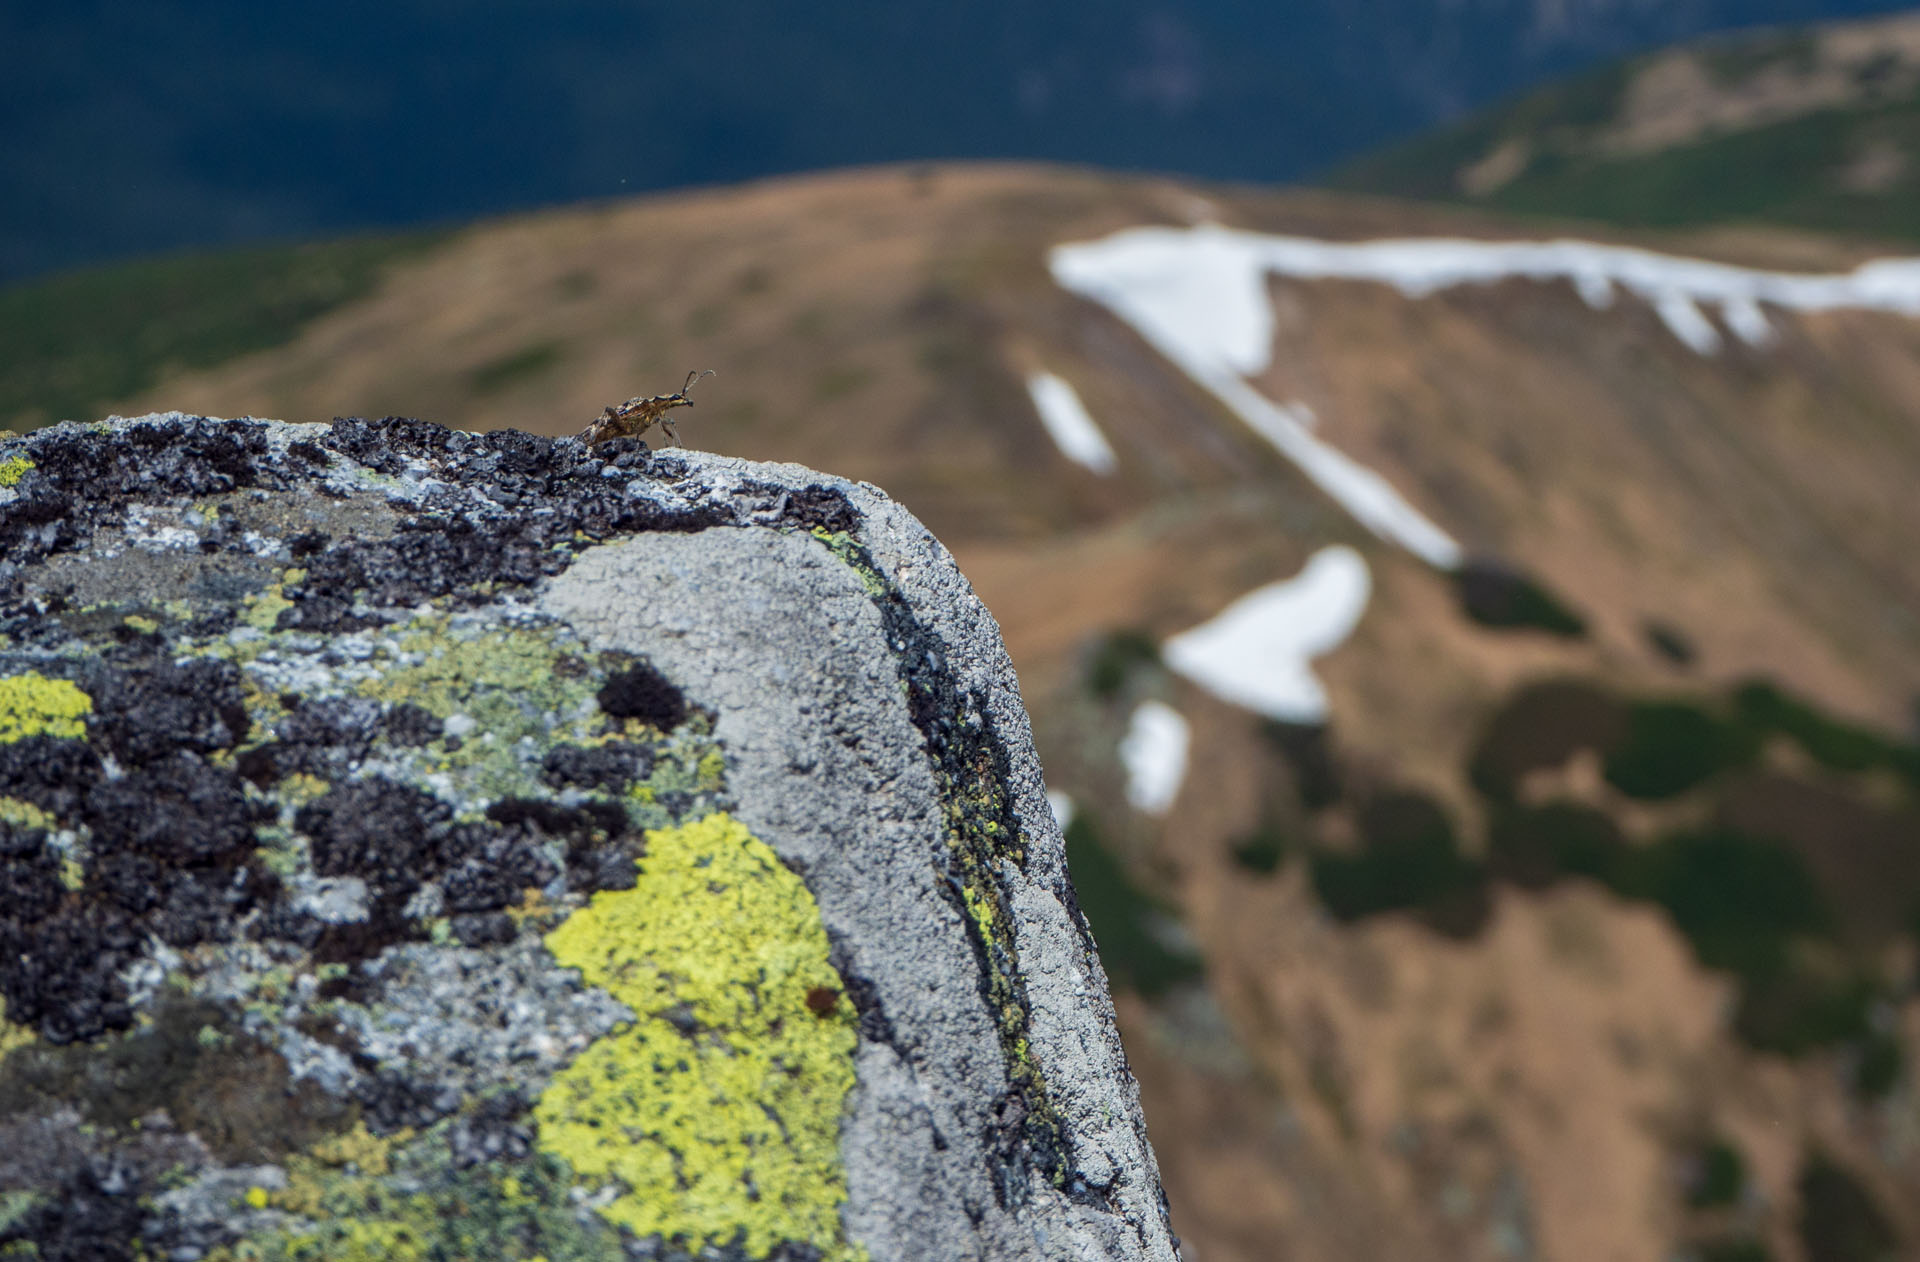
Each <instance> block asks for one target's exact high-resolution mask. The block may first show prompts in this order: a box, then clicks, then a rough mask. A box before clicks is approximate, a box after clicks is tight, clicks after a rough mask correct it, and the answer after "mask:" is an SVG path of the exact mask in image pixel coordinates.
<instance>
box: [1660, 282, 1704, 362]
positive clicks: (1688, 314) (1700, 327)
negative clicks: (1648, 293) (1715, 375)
mask: <svg viewBox="0 0 1920 1262" xmlns="http://www.w3.org/2000/svg"><path fill="white" fill-rule="evenodd" d="M1653 310H1654V312H1655V314H1657V315H1658V316H1659V317H1660V322H1661V323H1662V324H1664V325H1666V326H1667V331H1668V332H1669V333H1671V334H1673V335H1674V336H1675V337H1677V338H1679V339H1680V340H1681V341H1682V342H1685V343H1686V344H1687V345H1688V346H1690V347H1692V348H1693V349H1694V350H1695V351H1697V352H1698V353H1699V354H1702V355H1711V354H1713V353H1714V352H1715V351H1717V350H1719V349H1720V330H1719V329H1716V328H1714V327H1713V321H1711V320H1709V319H1707V317H1706V316H1705V315H1703V314H1702V313H1701V311H1700V308H1698V307H1696V306H1694V305H1693V299H1692V298H1691V297H1689V296H1687V295H1686V294H1683V293H1681V292H1680V291H1679V290H1677V289H1669V290H1666V291H1665V292H1663V293H1660V294H1656V295H1655V296H1654V299H1653Z"/></svg>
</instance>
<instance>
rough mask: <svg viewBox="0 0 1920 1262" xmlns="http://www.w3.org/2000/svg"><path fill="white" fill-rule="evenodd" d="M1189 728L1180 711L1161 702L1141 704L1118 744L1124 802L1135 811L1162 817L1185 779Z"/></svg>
mask: <svg viewBox="0 0 1920 1262" xmlns="http://www.w3.org/2000/svg"><path fill="white" fill-rule="evenodd" d="M1192 736H1193V733H1192V729H1191V728H1189V727H1188V725H1187V721H1186V719H1184V718H1182V717H1181V715H1180V712H1179V711H1178V710H1176V709H1174V708H1173V707H1172V706H1170V705H1167V704H1166V703H1165V702H1162V701H1142V702H1141V703H1140V705H1139V707H1138V708H1137V709H1135V710H1134V712H1133V720H1132V722H1130V723H1128V724H1127V735H1126V738H1125V739H1124V740H1122V741H1121V742H1120V765H1121V766H1123V767H1125V768H1126V770H1127V801H1128V802H1129V803H1131V804H1132V806H1133V807H1134V809H1135V810H1139V811H1145V812H1146V813H1147V814H1149V815H1165V814H1166V813H1167V812H1168V811H1169V810H1171V809H1172V808H1173V800H1174V799H1175V798H1176V797H1178V796H1180V784H1181V782H1182V781H1183V780H1185V779H1186V778H1187V747H1188V745H1189V744H1190V743H1191V742H1192Z"/></svg>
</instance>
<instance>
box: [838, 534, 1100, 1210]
mask: <svg viewBox="0 0 1920 1262" xmlns="http://www.w3.org/2000/svg"><path fill="white" fill-rule="evenodd" d="M812 533H813V534H814V535H815V537H816V538H819V539H820V540H821V541H822V542H824V543H826V544H827V545H828V546H829V547H831V548H833V550H834V551H835V553H836V554H837V555H839V556H840V558H841V559H842V560H843V561H844V562H846V564H848V565H850V566H852V567H853V568H854V569H855V570H857V571H859V572H860V573H861V574H862V575H863V576H864V578H865V579H866V580H867V583H866V585H867V589H868V591H869V592H870V593H872V600H873V603H874V606H875V607H876V608H877V609H878V610H879V612H880V617H881V620H882V624H883V626H884V627H885V630H886V639H887V643H888V644H890V645H891V646H893V659H894V667H895V670H896V671H897V673H898V675H899V678H900V681H901V683H902V685H903V686H904V687H905V690H906V700H907V711H908V714H909V716H910V717H911V718H912V720H913V724H914V726H915V727H916V728H918V729H919V731H920V734H921V735H922V737H924V738H925V740H926V743H927V754H928V758H929V760H930V761H931V763H932V765H933V771H934V777H935V779H936V781H937V783H938V784H939V786H940V799H941V805H942V807H943V809H944V810H945V812H946V817H947V820H946V822H947V845H946V848H945V850H944V852H943V853H942V855H941V873H940V875H941V886H940V888H941V891H942V893H943V894H944V895H945V896H946V898H947V900H948V901H949V902H950V903H952V904H953V906H954V908H955V910H956V911H957V912H958V913H959V915H960V919H961V923H963V924H964V925H966V927H967V930H968V935H967V936H968V940H969V941H970V942H971V943H972V944H973V948H974V952H975V955H976V957H977V959H978V960H979V964H980V993H981V997H982V998H983V999H984V1000H985V1001H986V1003H987V1008H988V1011H989V1012H990V1013H991V1014H992V1015H993V1019H994V1025H995V1028H996V1029H997V1030H998V1032H999V1035H1000V1044H1001V1050H1002V1051H1003V1053H1004V1054H1005V1057H1006V1065H1007V1077H1008V1090H1007V1093H1006V1095H1005V1096H1003V1097H1002V1098H1001V1100H1000V1101H999V1102H998V1104H997V1105H996V1107H995V1110H994V1119H993V1121H992V1122H991V1123H990V1124H989V1127H988V1133H987V1135H986V1136H985V1137H984V1138H985V1144H986V1148H987V1150H988V1152H990V1153H991V1154H993V1155H992V1158H991V1161H992V1168H991V1170H990V1173H991V1175H992V1177H993V1185H994V1193H995V1196H996V1198H997V1199H998V1200H999V1202H1000V1204H1001V1206H1002V1208H1005V1207H1007V1206H1009V1205H1015V1204H1018V1203H1020V1201H1021V1200H1023V1199H1024V1198H1025V1196H1026V1194H1027V1187H1028V1180H1029V1177H1030V1172H1037V1173H1038V1174H1040V1175H1041V1176H1042V1177H1044V1178H1046V1179H1047V1180H1048V1181H1049V1182H1051V1183H1052V1184H1054V1185H1055V1186H1057V1187H1060V1188H1061V1189H1063V1190H1064V1191H1066V1192H1067V1193H1068V1194H1069V1195H1070V1196H1073V1197H1075V1198H1077V1199H1079V1198H1085V1197H1087V1196H1089V1195H1095V1196H1097V1190H1095V1189H1092V1188H1090V1187H1089V1185H1088V1182H1087V1180H1085V1179H1084V1178H1082V1177H1081V1176H1080V1175H1079V1174H1078V1173H1076V1172H1075V1170H1074V1167H1073V1153H1072V1145H1071V1142H1070V1140H1069V1139H1068V1136H1067V1132H1066V1128H1065V1126H1064V1125H1063V1124H1062V1122H1061V1120H1060V1116H1059V1114H1058V1113H1057V1112H1056V1111H1055V1109H1054V1108H1053V1105H1052V1103H1051V1102H1050V1101H1049V1099H1048V1095H1047V1083H1046V1077H1045V1075H1044V1074H1043V1073H1042V1072H1041V1069H1040V1066H1039V1065H1038V1064H1036V1063H1035V1062H1034V1060H1033V1057H1032V1054H1031V1052H1030V1051H1029V1050H1028V1031H1029V1027H1030V1025H1031V1023H1032V1006H1031V1004H1030V1002H1029V1001H1028V998H1027V989H1026V983H1025V981H1024V980H1023V979H1022V974H1021V972H1020V961H1019V953H1018V951H1017V949H1016V947H1015V944H1014V939H1013V929H1012V925H1013V912H1012V899H1011V897H1010V896H1009V894H1008V892H1007V890H1006V888H1005V886H1004V884H1003V883H1002V881H1001V879H1000V876H999V873H998V869H997V861H998V860H999V859H1001V858H1010V859H1012V860H1013V861H1014V863H1015V864H1016V865H1017V866H1018V867H1020V868H1021V869H1022V870H1023V871H1024V870H1025V868H1026V862H1027V853H1026V845H1025V840H1024V838H1023V837H1022V836H1021V833H1020V826H1019V822H1018V821H1017V820H1016V819H1015V818H1014V814H1013V803H1012V802H1011V801H1010V800H1009V799H1008V797H1007V790H1006V786H1007V784H1008V783H1009V781H1010V779H1011V760H1010V759H1009V757H1008V755H1007V750H1006V744H1005V742H1004V741H1003V740H1002V739H1001V737H1000V735H999V733H998V731H997V730H996V728H995V725H994V721H993V715H992V711H991V710H990V709H989V708H988V705H987V698H986V697H985V696H983V695H982V694H981V693H979V692H978V691H974V690H969V689H963V688H962V687H961V686H960V684H959V683H958V681H956V679H955V678H954V674H953V671H952V669H951V668H950V667H949V666H948V664H947V662H948V652H947V644H946V641H945V640H944V639H942V638H941V636H940V635H939V633H938V632H936V631H934V630H933V629H932V628H931V627H929V626H927V624H926V623H925V622H924V621H922V620H921V618H920V616H919V615H918V614H917V613H915V612H914V609H913V606H912V605H911V604H910V603H909V602H908V600H907V599H906V597H905V596H904V595H902V594H901V593H900V591H899V590H898V589H897V588H896V587H895V586H894V584H893V583H892V582H890V581H889V580H888V579H887V578H886V576H885V575H884V574H883V573H882V572H881V570H880V569H879V567H878V566H877V565H875V564H874V561H873V557H872V554H871V553H869V552H868V551H867V549H866V547H865V545H863V544H862V543H860V542H859V540H858V539H857V538H855V537H853V536H852V535H851V534H849V533H847V532H844V531H842V532H830V531H828V530H827V529H825V528H824V527H815V528H814V529H813V531H812ZM842 971H843V975H844V973H845V970H844V969H843V970H842ZM857 983H858V979H850V980H849V991H850V993H853V994H854V995H855V998H856V1003H857V1002H858V999H859V997H860V993H859V989H858V986H857ZM867 989H868V990H870V989H871V987H870V986H869V987H867ZM861 1017H862V1023H863V1028H864V1027H867V1026H871V1027H872V1028H873V1029H874V1030H875V1032H876V1033H877V1032H878V1031H879V1030H880V1029H881V1028H883V1027H884V1023H885V1017H884V1014H882V1013H880V1012H879V1011H878V1010H877V1008H876V1009H875V1010H874V1012H873V1013H872V1014H871V1015H870V1014H869V1013H868V1011H866V1010H865V1009H863V1010H862V1013H861Z"/></svg>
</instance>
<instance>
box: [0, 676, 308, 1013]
mask: <svg viewBox="0 0 1920 1262" xmlns="http://www.w3.org/2000/svg"><path fill="white" fill-rule="evenodd" d="M27 670H34V671H36V672H37V673H40V674H42V675H43V676H46V677H65V678H67V679H68V680H69V681H70V682H72V683H74V684H75V685H76V686H78V687H80V688H81V689H82V690H83V691H85V692H86V693H87V695H88V696H89V697H90V698H92V701H93V707H94V711H93V714H92V715H91V716H90V718H89V724H88V726H89V736H90V739H89V740H88V741H85V742H81V741H72V740H59V739H56V738H54V737H51V736H46V735H36V736H30V737H27V738H26V739H23V740H19V741H15V742H13V743H11V744H7V745H0V796H4V797H7V798H12V799H14V800H16V801H19V802H25V803H28V804H30V805H31V806H33V807H36V808H38V809H39V810H40V811H41V812H43V813H44V814H45V816H46V817H48V818H49V819H50V820H51V821H52V822H54V823H56V824H58V825H61V826H65V827H82V828H85V829H87V830H89V831H90V833H91V845H90V848H89V850H90V853H89V856H88V859H87V862H86V863H85V864H84V865H83V866H82V867H81V869H80V871H79V872H78V873H72V874H69V873H63V864H62V860H61V857H60V856H59V855H57V854H56V852H55V850H54V848H53V846H52V845H51V842H50V837H49V834H48V832H47V831H46V830H45V829H44V828H28V827H21V826H19V825H6V826H0V835H3V836H4V840H0V851H3V852H4V853H5V855H6V858H5V859H4V860H0V873H4V875H3V876H0V880H3V881H5V883H6V884H7V885H8V886H9V887H10V889H11V892H12V893H14V895H15V897H13V898H8V899H4V900H0V995H4V997H5V999H6V1005H7V1006H6V1013H7V1017H8V1019H9V1020H12V1021H14V1022H18V1023H20V1024H26V1025H33V1026H36V1027H37V1028H38V1029H39V1031H40V1033H41V1035H42V1036H43V1037H44V1038H46V1039H47V1040H48V1041H50V1042H54V1043H64V1042H68V1041H71V1040H74V1039H88V1038H93V1037H96V1036H98V1035H100V1034H103V1033H105V1032H107V1031H109V1030H117V1029H124V1028H126V1026H127V1025H128V1024H129V1023H130V1022H131V1021H132V1013H131V1010H130V1009H129V1008H128V1007H127V1005H126V995H125V990H124V987H123V985H122V984H121V982H120V980H119V974H120V972H121V970H122V969H124V968H125V967H126V965H127V964H129V963H130V962H131V961H132V960H133V958H134V957H135V955H136V954H137V953H138V952H139V951H140V950H141V949H142V947H143V946H144V944H145V943H146V941H147V939H148V938H149V937H152V938H157V939H159V940H160V941H161V942H163V943H165V944H166V945H168V946H170V947H176V948H178V947H188V946H193V945H195V944H197V943H200V942H208V941H221V940H224V939H226V938H228V937H230V936H231V934H232V930H233V924H234V920H235V918H236V917H237V916H241V915H244V914H245V913H247V912H248V911H250V910H251V909H252V908H253V907H254V906H255V905H256V903H258V902H259V901H260V900H262V899H264V898H271V896H272V894H273V892H274V889H275V886H276V884H277V882H276V881H275V880H274V878H273V877H272V875H271V874H270V873H268V872H266V871H264V870H263V869H261V868H260V867H259V866H258V864H257V863H256V862H255V861H254V860H253V857H252V850H253V845H254V836H253V825H254V824H255V823H256V822H257V820H258V812H257V809H256V808H255V807H254V806H253V805H251V804H250V803H249V802H248V799H247V796H246V794H245V792H244V786H243V784H242V782H241V780H240V778H239V777H238V776H237V775H236V774H235V773H234V772H233V770H232V769H231V768H230V767H226V766H222V765H219V764H218V763H216V762H215V761H213V759H212V756H213V755H215V754H217V753H219V752H220V751H224V750H228V749H231V748H232V747H233V745H235V744H236V743H237V742H238V741H239V740H240V739H241V738H242V736H243V735H244V734H245V731H246V725H247V720H246V714H245V711H244V708H243V707H242V706H241V704H240V680H239V672H238V671H237V670H235V669H234V667H233V666H232V665H230V664H228V663H225V662H217V661H211V660H198V661H188V662H185V663H176V662H174V661H173V660H171V659H170V658H167V657H164V656H157V655H151V654H148V653H145V652H137V651H129V650H126V649H123V648H116V649H112V650H109V651H108V652H107V653H105V654H103V655H102V656H101V657H100V658H98V659H95V660H91V661H86V660H79V661H74V660H63V659H52V660H48V659H43V658H38V657H35V658H21V657H19V656H16V655H13V654H0V675H13V674H17V673H22V672H24V671H27ZM102 755H105V756H106V757H107V758H110V759H112V762H113V765H114V767H115V769H116V771H117V774H114V775H112V776H109V775H108V774H107V768H106V764H105V763H104V762H103V760H102ZM76 876H77V878H78V879H77V880H75V877H76ZM69 885H77V886H78V888H76V889H72V890H69V889H68V888H67V886H69Z"/></svg>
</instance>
